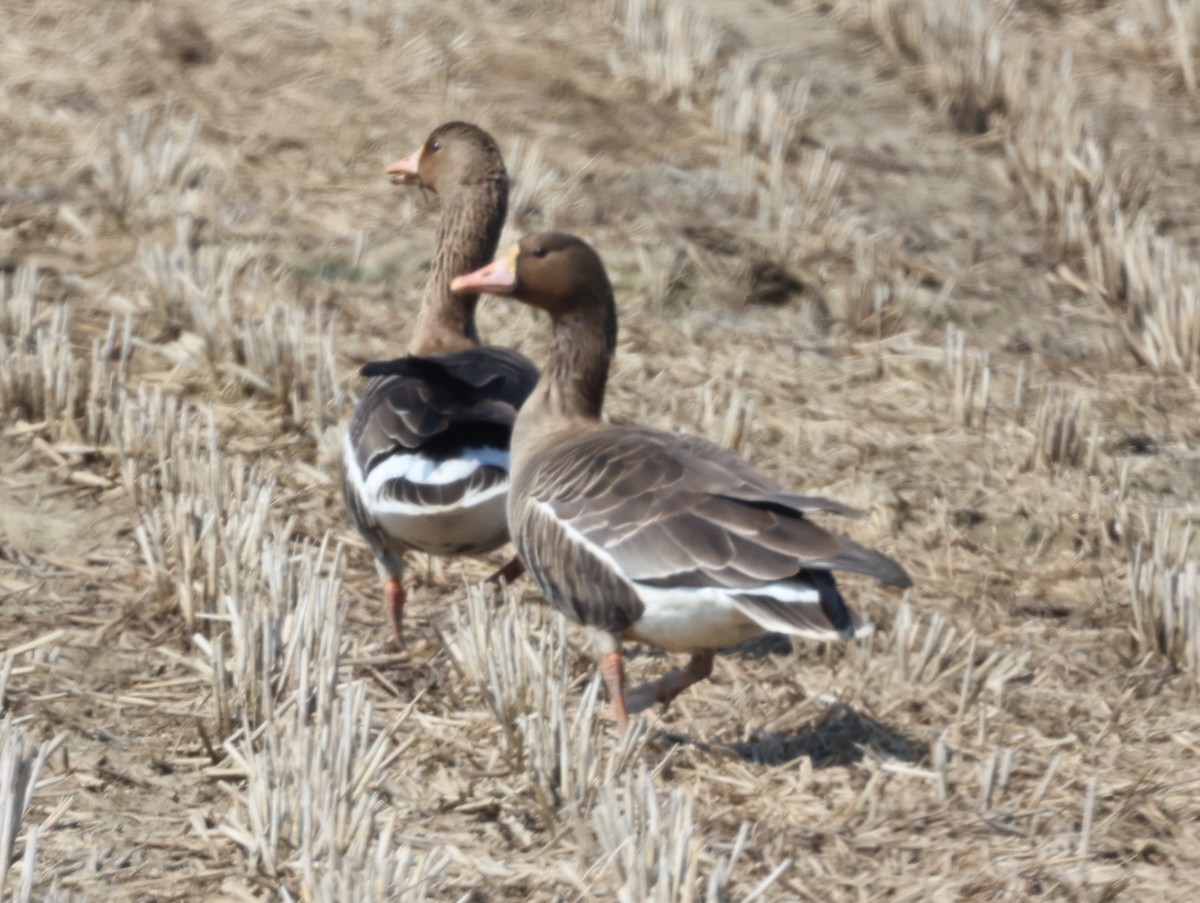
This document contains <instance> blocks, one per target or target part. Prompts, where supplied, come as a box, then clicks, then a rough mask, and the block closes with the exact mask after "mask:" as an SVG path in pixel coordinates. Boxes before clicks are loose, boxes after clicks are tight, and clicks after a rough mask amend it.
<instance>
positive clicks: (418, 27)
mask: <svg viewBox="0 0 1200 903" xmlns="http://www.w3.org/2000/svg"><path fill="white" fill-rule="evenodd" d="M1193 5H1194V4H1189V3H1184V2H1182V0H1180V2H1174V0H1172V2H1166V3H1152V2H1141V3H1138V4H1133V5H1125V4H1091V3H1061V4H1049V3H1015V4H1010V3H1000V2H995V3H993V2H984V0H962V2H957V3H950V4H947V3H934V2H925V0H843V2H838V3H836V4H833V5H832V7H833V8H832V10H831V11H827V10H826V7H827V6H828V4H805V3H799V4H774V3H758V4H737V5H734V4H728V3H723V2H719V0H705V2H702V3H691V4H689V3H684V2H681V0H654V2H650V0H646V2H640V0H638V2H633V0H631V2H620V3H614V4H608V5H603V7H602V8H596V9H593V8H592V7H590V6H587V5H585V4H575V5H573V6H572V9H571V12H572V15H570V16H568V17H564V18H562V19H561V20H559V21H549V20H547V19H546V17H545V16H544V15H541V14H535V13H534V12H532V11H531V10H529V9H528V8H527V5H524V4H518V3H503V4H500V5H499V6H497V5H495V4H485V3H483V2H481V0H468V2H466V3H465V4H458V5H452V6H447V5H445V4H434V3H427V2H423V0H419V2H414V3H406V4H400V3H395V2H388V0H339V2H331V3H316V2H294V3H289V4H285V5H276V6H263V5H261V4H256V3H249V2H245V0H227V2H219V3H216V4H210V5H208V6H205V5H202V4H198V3H186V2H184V3H179V4H173V5H171V6H170V8H163V9H159V8H158V7H156V6H155V7H150V6H145V5H137V4H121V5H116V6H113V7H112V8H111V9H109V10H107V11H106V12H105V13H104V15H97V16H92V17H83V16H77V15H67V14H66V9H65V7H63V6H62V4H61V0H20V2H17V3H15V4H9V5H8V6H5V7H4V11H3V12H0V28H2V29H3V31H4V33H5V34H6V35H9V36H10V38H9V40H7V41H6V42H4V43H3V44H0V65H3V66H4V68H5V71H6V72H10V73H13V76H12V78H10V79H9V80H8V81H6V83H5V85H4V87H3V88H2V89H0V124H2V125H3V127H4V129H5V130H6V132H7V133H10V134H11V135H12V136H13V140H12V141H10V142H8V143H6V144H5V146H4V147H3V148H0V163H3V168H2V169H0V172H3V176H0V436H2V437H3V439H2V441H0V648H3V650H4V652H3V654H2V655H0V709H2V710H3V712H4V715H3V721H0V733H2V737H0V740H2V743H0V792H2V793H3V798H4V800H5V804H4V806H3V807H0V808H2V809H3V811H2V812H0V819H2V820H0V856H2V857H3V858H0V897H2V898H3V899H4V900H6V901H7V900H9V899H14V900H21V901H24V900H30V899H73V898H83V899H91V898H94V897H99V896H105V897H111V898H114V899H126V900H135V899H136V900H142V899H204V898H220V899H284V900H305V901H313V900H322V901H334V900H350V899H384V898H395V899H403V900H464V901H479V900H493V899H494V900H501V899H531V900H545V901H551V900H555V901H558V900H563V901H565V900H582V899H618V900H628V901H642V900H662V901H667V900H671V901H674V900H697V901H699V900H705V901H718V900H789V901H790V900H815V899H819V900H841V899H859V898H862V897H864V896H869V897H871V898H873V899H891V900H916V899H964V898H969V899H992V900H1051V899H1053V900H1061V899H1077V900H1084V899H1087V900H1093V899H1117V898H1121V897H1128V898H1130V899H1171V898H1176V899H1191V898H1192V897H1194V896H1196V894H1197V893H1200V878H1197V876H1198V875H1200V858H1198V857H1197V853H1196V850H1197V842H1196V836H1195V831H1194V828H1193V825H1194V824H1195V822H1196V820H1197V818H1200V807H1198V805H1197V799H1198V798H1200V797H1198V796H1197V781H1198V779H1200V760H1198V759H1197V749H1198V748H1200V745H1198V744H1200V718H1198V717H1197V716H1196V713H1195V709H1196V707H1195V702H1196V692H1197V690H1196V686H1197V674H1198V673H1200V671H1198V665H1197V661H1198V652H1197V649H1198V648H1200V646H1198V643H1200V640H1198V639H1197V624H1198V623H1200V620H1198V615H1197V610H1198V609H1197V606H1198V605H1200V602H1198V597H1197V592H1198V590H1197V580H1198V577H1197V571H1196V562H1197V559H1196V554H1197V549H1196V539H1195V535H1196V534H1195V512H1194V510H1193V508H1194V504H1193V502H1194V499H1195V498H1196V497H1197V496H1198V494H1200V476H1198V474H1197V470H1196V461H1197V460H1198V455H1200V447H1198V442H1200V437H1198V436H1197V434H1196V431H1195V424H1196V423H1197V422H1200V403H1198V402H1197V396H1196V392H1195V381H1196V379H1197V376H1198V373H1200V371H1198V369H1197V368H1200V333H1197V331H1196V330H1197V329H1198V328H1200V327H1197V324H1198V323H1200V312H1198V311H1197V308H1196V300H1195V299H1196V296H1197V292H1200V274H1198V273H1197V272H1196V264H1195V261H1196V260H1197V259H1200V257H1198V256H1197V255H1198V253H1200V230H1196V229H1194V228H1191V226H1190V225H1189V222H1190V211H1191V210H1192V208H1193V207H1194V205H1195V200H1196V190H1195V184H1196V179H1195V172H1196V169H1197V167H1200V158H1198V157H1196V155H1195V154H1194V153H1193V152H1192V151H1191V150H1190V148H1194V147H1200V140H1198V139H1200V131H1198V130H1197V126H1196V124H1195V122H1194V121H1193V118H1194V117H1193V116H1192V113H1191V104H1192V101H1193V99H1194V91H1195V85H1194V83H1195V75H1194V70H1193V69H1192V68H1189V66H1190V64H1191V63H1192V62H1193V58H1194V56H1195V41H1196V34H1197V32H1196V29H1195V23H1194V21H1193V20H1194V10H1193V8H1192V7H1193ZM452 117H455V118H457V117H461V118H468V119H475V120H477V121H479V122H481V124H483V125H485V126H487V127H489V128H491V129H493V130H494V131H495V133H496V136H497V138H498V139H499V141H500V144H501V147H502V148H503V149H504V151H505V153H506V155H507V158H508V160H509V161H510V164H511V168H512V171H513V175H514V195H513V199H512V207H511V209H512V219H511V222H510V225H509V230H508V231H509V234H510V235H516V234H519V233H520V232H522V231H524V230H526V229H533V228H543V227H551V226H552V227H556V228H564V229H569V230H573V231H578V232H580V233H582V234H584V235H586V236H587V237H588V238H589V239H591V240H592V241H594V242H595V244H596V245H597V246H598V247H599V248H600V250H601V251H602V253H603V255H604V257H605V260H606V262H607V264H608V265H609V268H610V271H611V273H612V276H613V280H614V284H615V286H616V289H617V292H618V295H619V298H620V302H621V329H622V338H621V346H620V353H619V356H618V358H617V360H616V363H615V366H614V372H613V375H612V383H611V394H610V403H609V410H610V412H611V415H612V416H613V417H614V418H619V419H622V420H629V421H639V422H646V423H650V424H654V425H657V426H661V427H664V428H671V429H673V428H682V429H688V430H691V431H694V432H698V433H702V434H704V435H707V436H709V437H711V438H713V439H716V440H718V441H721V442H723V443H725V444H727V445H730V446H732V447H734V448H737V449H738V450H740V451H741V452H742V453H744V454H746V455H748V456H750V457H751V458H752V459H753V460H754V461H755V462H757V463H758V464H760V465H761V466H762V467H763V468H764V469H766V470H767V471H768V472H769V473H771V474H772V475H773V476H775V477H777V478H778V479H780V480H781V481H783V482H784V483H786V484H788V485H792V486H795V487H797V488H798V489H800V490H801V491H811V492H819V493H823V494H828V495H831V496H834V497H837V498H840V499H842V500H844V501H846V502H847V503H849V504H853V505H857V506H859V507H862V508H864V509H866V510H867V511H868V512H869V513H868V516H867V517H866V518H865V519H864V520H862V521H861V522H854V523H851V524H849V525H847V529H849V530H850V531H851V532H852V533H853V535H854V536H855V537H856V538H858V539H860V540H861V541H863V542H866V543H868V544H870V545H872V546H876V547H879V548H882V549H884V550H886V551H887V552H889V553H890V554H894V555H895V556H896V557H897V558H898V559H899V560H901V561H902V562H904V564H905V565H906V567H908V568H909V570H910V571H911V573H912V574H913V576H914V578H915V580H916V584H917V586H916V589H915V590H914V592H913V593H912V594H910V595H909V596H908V597H906V598H904V599H896V598H894V597H892V596H890V595H888V594H885V593H884V592H883V591H881V590H879V589H878V588H876V587H873V586H870V585H866V584H864V583H862V582H860V581H856V580H854V579H852V578H848V579H847V580H846V592H847V594H848V596H850V597H852V598H853V599H854V601H855V604H857V605H859V606H860V607H861V608H863V609H864V610H865V612H866V613H867V614H868V615H869V616H870V617H871V619H872V620H873V621H874V622H875V623H876V625H877V628H878V629H877V632H876V633H875V634H874V635H873V636H872V637H870V638H869V639H867V640H865V641H862V642H860V643H856V644H854V645H851V646H844V647H843V646H836V645H830V646H800V645H797V646H796V647H794V648H793V647H791V646H790V645H788V644H785V643H778V642H770V641H768V642H764V643H759V644H756V645H753V646H751V647H750V648H747V649H745V650H741V651H738V652H734V653H731V654H728V655H722V656H720V657H719V658H718V661H717V667H716V673H715V675H714V678H713V680H711V681H708V682H706V683H704V684H702V685H700V686H698V687H696V688H694V689H693V690H690V691H689V692H688V693H687V694H685V695H684V696H683V697H681V698H680V699H678V700H677V701H676V702H675V703H674V705H673V707H672V709H671V710H669V711H667V712H665V713H650V714H647V715H645V716H643V717H641V718H640V719H638V721H637V727H636V729H635V730H634V731H633V732H632V734H631V736H630V737H628V738H627V739H626V740H625V741H624V742H621V741H619V740H618V739H617V737H616V735H615V732H614V731H613V730H612V728H611V726H610V725H609V724H608V722H607V721H605V719H604V718H603V717H602V710H603V699H602V694H601V691H600V685H599V682H598V680H597V679H596V676H595V673H594V663H593V659H592V657H591V655H590V654H589V653H588V652H587V651H586V650H585V649H583V648H581V642H582V637H581V636H580V635H579V634H578V632H576V631H574V630H572V629H569V628H567V627H565V625H563V623H562V622H561V621H560V620H559V619H558V618H557V617H556V616H554V615H553V613H552V612H550V611H549V610H547V609H546V608H544V607H543V606H540V605H538V604H537V601H536V599H535V594H534V592H533V591H532V590H531V589H530V588H529V587H528V585H527V584H526V583H521V584H518V586H517V587H514V588H511V589H509V590H507V591H506V592H505V593H504V595H503V597H502V598H495V593H494V591H492V590H485V589H484V588H482V587H481V586H480V585H479V580H480V578H482V577H483V576H485V575H486V574H487V573H489V572H490V570H491V569H492V568H494V566H495V565H496V564H498V563H499V558H498V557H497V558H496V560H494V561H462V562H448V563H444V564H442V563H439V564H433V565H430V566H424V563H423V562H420V561H413V562H412V563H411V564H412V567H411V571H412V573H411V581H412V586H411V587H410V593H411V598H412V602H411V605H410V614H411V621H410V623H411V643H410V646H409V647H408V648H407V649H406V650H405V651H404V653H403V654H395V653H393V652H392V651H391V650H390V649H389V647H388V645H387V632H386V630H385V629H384V626H383V623H382V619H381V614H380V600H379V598H378V583H377V577H376V575H375V573H374V569H373V566H372V565H371V562H370V559H369V554H368V553H367V550H366V549H365V548H364V547H363V545H362V543H361V541H360V540H359V539H358V538H357V536H356V535H354V533H353V531H352V530H350V528H349V526H348V525H347V523H346V520H345V518H344V515H343V512H342V510H341V501H340V496H339V493H338V491H337V486H336V481H335V478H334V475H335V473H336V464H335V462H336V453H337V441H338V424H339V423H340V422H342V421H343V420H344V418H345V415H346V412H347V410H348V407H349V404H350V403H351V402H352V401H353V392H354V391H355V390H356V387H357V382H356V380H357V377H356V376H355V371H356V369H357V367H358V365H359V364H361V362H362V361H364V360H367V359H372V358H380V357H387V356H392V355H394V354H396V353H398V351H399V349H401V348H402V347H403V343H404V336H405V333H406V328H407V325H406V324H407V323H409V322H410V321H411V318H412V315H413V313H414V305H415V303H416V299H417V298H418V297H419V295H420V290H421V286H422V284H423V280H424V272H425V265H426V262H427V260H428V255H429V253H430V250H431V247H432V229H431V226H432V223H433V221H434V217H435V216H436V209H437V207H436V202H433V201H431V200H429V199H426V198H423V197H421V196H420V195H419V194H416V193H413V192H404V191H401V190H399V189H393V188H391V187H390V186H388V185H387V183H386V181H385V180H384V178H383V176H382V169H383V167H384V166H385V165H386V164H387V163H388V162H389V161H390V160H392V159H395V157H396V156H398V155H399V154H401V153H406V152H408V151H409V150H411V149H412V148H413V147H414V146H415V145H416V144H417V143H418V142H419V141H420V140H421V139H422V138H423V137H424V136H425V135H426V134H427V133H428V131H429V129H430V128H431V127H432V126H433V125H435V124H436V123H437V122H439V121H442V120H444V119H448V118H452ZM481 320H482V323H481V328H482V330H483V331H484V332H485V334H486V335H488V336H489V337H491V338H492V339H493V340H495V341H498V342H501V343H506V344H512V345H515V346H518V347H521V348H522V349H524V350H526V351H528V352H529V353H530V354H531V355H532V356H534V357H535V359H536V358H538V357H540V355H541V354H542V352H543V342H544V338H545V325H544V324H542V323H539V322H536V321H535V320H533V319H532V318H531V317H530V316H529V315H528V314H527V313H526V312H524V311H518V310H514V309H513V308H511V307H510V306H507V305H503V304H500V303H498V302H485V304H484V305H483V306H482V308H481ZM670 664H672V663H671V662H669V661H668V658H667V657H665V656H662V655H660V654H658V653H654V652H652V651H649V650H647V651H644V652H641V653H637V654H635V655H633V656H631V660H630V669H631V671H633V672H635V674H634V678H635V679H641V678H643V677H648V676H652V675H657V674H659V673H661V672H662V671H663V669H665V668H667V667H669V666H670Z"/></svg>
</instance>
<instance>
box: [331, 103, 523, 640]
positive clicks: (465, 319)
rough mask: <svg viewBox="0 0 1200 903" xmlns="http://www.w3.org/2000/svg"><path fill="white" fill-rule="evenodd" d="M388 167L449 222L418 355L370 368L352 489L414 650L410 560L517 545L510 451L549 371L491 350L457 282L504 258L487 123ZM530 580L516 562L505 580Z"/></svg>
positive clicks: (353, 443)
mask: <svg viewBox="0 0 1200 903" xmlns="http://www.w3.org/2000/svg"><path fill="white" fill-rule="evenodd" d="M387 171H388V173H390V174H391V175H392V181H393V182H395V183H396V184H411V185H421V186H424V187H427V188H430V189H432V190H433V191H435V192H436V193H437V194H438V196H439V197H440V199H441V202H442V215H441V219H440V220H439V222H438V227H437V238H436V245H437V247H436V250H435V252H434V256H433V267H432V272H431V273H430V276H429V282H428V284H427V285H426V286H425V294H424V297H423V298H422V300H421V309H420V313H419V314H418V315H417V322H416V326H415V328H414V329H413V333H412V338H411V340H410V341H409V344H408V356H407V357H402V358H399V359H397V360H393V361H383V362H377V363H370V364H367V365H366V366H364V367H363V368H362V373H363V375H364V376H367V377H370V381H369V382H368V383H367V385H366V388H365V391H364V393H363V398H362V400H361V401H360V402H359V405H358V408H357V409H356V410H355V412H354V416H353V418H352V420H351V421H350V427H349V429H348V430H347V432H346V436H345V440H344V442H343V455H342V491H343V495H344V497H345V501H346V508H347V509H348V510H349V512H350V517H351V520H353V521H354V525H355V527H357V528H358V531H359V532H360V533H361V534H362V535H363V537H364V538H365V539H366V540H367V542H368V543H370V545H371V548H372V550H373V551H374V553H375V560H376V563H377V564H378V567H379V571H380V576H381V577H382V578H383V580H384V596H385V599H386V604H387V610H388V615H389V618H390V620H391V624H392V630H393V632H394V635H395V638H396V642H397V643H402V642H403V613H404V600H405V593H404V584H403V583H402V579H403V576H404V552H405V551H407V550H415V551H421V552H428V553H431V554H434V555H465V554H480V553H483V552H488V551H490V550H492V549H495V548H497V547H498V546H500V545H502V544H503V543H505V542H506V541H507V540H508V526H507V524H506V522H505V495H506V493H507V491H508V457H509V453H508V449H509V441H510V438H511V435H512V426H513V421H514V420H515V419H516V414H517V409H518V408H519V407H520V406H521V403H522V402H524V401H525V399H526V398H527V397H528V395H529V393H530V392H531V391H532V389H533V386H534V383H535V382H537V368H536V367H534V365H533V363H532V362H530V361H529V359H528V358H526V357H524V356H523V355H521V354H518V353H517V352H515V351H510V350H509V349H506V348H494V347H491V346H486V345H481V344H480V342H479V333H478V332H477V331H476V329H475V305H476V302H477V301H478V298H477V297H476V296H475V295H474V294H460V293H457V292H455V291H453V290H452V289H451V286H450V280H451V277H452V276H453V275H454V274H455V273H461V272H465V271H466V270H470V269H473V268H474V267H478V266H481V265H483V264H484V263H486V262H487V261H488V260H490V259H491V257H492V255H494V254H495V253H496V243H497V242H498V241H499V240H500V230H501V229H502V228H503V226H504V215H505V212H506V209H507V204H508V177H507V175H506V173H505V169H504V161H503V160H502V159H501V157H500V151H499V149H498V148H497V147H496V142H495V141H493V140H492V137H491V136H490V135H488V134H487V132H484V131H483V130H482V129H479V128H477V127H475V126H473V125H468V124H467V123H463V122H450V123H446V124H445V125H442V126H440V127H438V128H437V129H436V130H434V132H433V134H431V135H430V136H429V138H428V140H426V142H425V144H424V145H423V146H422V147H421V148H420V150H417V151H415V152H414V153H412V154H410V155H409V156H407V157H405V158H404V159H403V160H399V161H397V162H396V163H393V164H392V165H391V166H389V167H388V170H387ZM520 572H521V567H520V562H519V561H518V560H517V559H513V561H512V562H510V563H509V565H506V566H505V567H504V568H502V569H501V570H500V571H499V572H497V575H499V576H504V577H506V578H507V579H509V580H511V579H513V578H514V577H516V575H517V574H519V573H520Z"/></svg>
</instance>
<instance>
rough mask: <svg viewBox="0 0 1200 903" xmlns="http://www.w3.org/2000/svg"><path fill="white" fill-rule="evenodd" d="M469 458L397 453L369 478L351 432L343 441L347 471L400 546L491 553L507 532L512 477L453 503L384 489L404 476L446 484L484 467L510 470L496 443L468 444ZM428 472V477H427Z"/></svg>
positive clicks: (378, 521) (372, 512)
mask: <svg viewBox="0 0 1200 903" xmlns="http://www.w3.org/2000/svg"><path fill="white" fill-rule="evenodd" d="M464 454H466V455H469V456H470V457H469V458H466V459H459V458H454V459H451V460H449V461H444V462H441V463H440V464H437V463H436V462H431V461H430V460H429V459H428V458H425V457H423V456H421V455H414V454H405V455H394V456H392V457H390V458H388V459H387V460H385V461H381V462H380V463H379V464H378V465H377V466H376V467H375V469H374V470H372V471H371V474H370V476H369V477H368V478H367V479H366V480H364V479H363V474H362V469H361V468H360V467H359V466H358V458H357V456H356V455H355V452H354V446H353V444H352V442H351V441H350V434H349V433H348V432H347V433H346V435H345V437H344V439H343V442H342V455H343V457H344V459H345V468H346V474H347V476H348V477H349V480H350V484H351V486H352V487H353V490H354V493H355V494H356V495H357V496H358V497H359V498H360V499H361V500H362V503H363V507H364V508H365V509H366V510H367V511H368V512H369V513H370V515H371V517H372V518H373V519H374V520H375V523H376V524H377V525H378V527H379V529H380V530H381V531H382V532H383V533H385V534H386V535H387V536H389V537H391V538H392V539H393V540H394V541H395V542H397V543H399V544H400V545H402V546H404V547H406V548H410V549H419V550H421V551H424V552H429V553H431V554H434V555H457V554H470V553H474V552H486V551H488V550H490V549H494V548H495V547H496V546H497V545H499V544H500V543H501V542H502V541H503V540H504V537H505V536H506V534H507V530H508V527H507V522H506V511H505V507H506V496H507V493H508V481H507V480H505V481H504V482H502V483H499V484H498V485H495V486H489V487H487V488H486V489H483V490H480V491H476V492H468V493H467V494H466V495H465V496H464V497H463V498H462V499H461V500H459V501H458V502H455V503H453V504H450V505H437V506H429V505H411V504H407V503H405V502H401V501H398V500H395V499H390V498H389V499H381V498H380V496H379V494H380V492H381V491H382V489H383V487H384V486H385V485H386V484H387V483H388V482H389V481H391V480H396V479H402V480H409V481H411V482H424V483H431V484H437V485H444V484H446V483H449V482H451V481H452V480H456V479H464V478H466V477H469V476H470V475H471V474H472V473H474V472H475V471H476V470H477V469H479V468H480V467H482V466H486V465H492V466H496V467H501V468H503V469H504V470H506V471H507V469H508V452H506V451H504V450H502V449H497V448H486V447H485V448H472V449H466V450H465V452H464ZM422 477H424V479H422Z"/></svg>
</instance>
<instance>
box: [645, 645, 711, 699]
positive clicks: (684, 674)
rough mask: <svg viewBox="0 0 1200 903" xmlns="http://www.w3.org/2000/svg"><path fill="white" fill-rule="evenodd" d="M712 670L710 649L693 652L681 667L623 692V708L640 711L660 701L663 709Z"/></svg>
mask: <svg viewBox="0 0 1200 903" xmlns="http://www.w3.org/2000/svg"><path fill="white" fill-rule="evenodd" d="M712 670H713V653H712V650H711V649H705V650H704V651H702V652H697V653H695V654H694V655H693V656H692V658H691V660H690V661H689V662H688V663H687V664H686V665H685V666H684V667H682V668H675V669H674V670H672V671H668V672H667V673H666V674H664V675H663V676H662V677H660V678H659V679H658V680H652V681H649V682H647V683H644V684H638V685H637V686H636V687H634V688H633V689H631V690H629V691H628V692H626V694H625V708H626V711H629V712H634V713H636V712H640V711H642V710H643V709H648V708H650V706H652V705H654V703H656V702H659V703H662V707H663V708H664V709H665V708H666V707H667V706H668V705H670V704H671V700H672V699H674V698H675V697H676V696H678V695H679V694H680V693H682V692H683V691H684V690H686V689H687V688H688V687H690V686H691V685H692V684H695V683H699V682H700V681H702V680H704V679H705V678H706V677H708V676H709V675H710V674H712Z"/></svg>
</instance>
